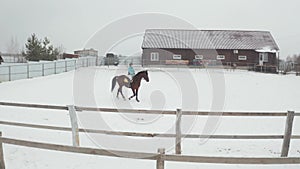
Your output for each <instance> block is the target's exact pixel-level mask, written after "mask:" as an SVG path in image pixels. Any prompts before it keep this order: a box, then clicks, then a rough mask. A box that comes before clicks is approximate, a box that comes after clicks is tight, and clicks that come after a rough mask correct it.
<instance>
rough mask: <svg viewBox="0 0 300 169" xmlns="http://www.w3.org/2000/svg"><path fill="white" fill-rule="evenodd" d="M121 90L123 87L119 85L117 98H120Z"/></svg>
mask: <svg viewBox="0 0 300 169" xmlns="http://www.w3.org/2000/svg"><path fill="white" fill-rule="evenodd" d="M120 91H121V87H119V89H118V92H117V98H119V93H120Z"/></svg>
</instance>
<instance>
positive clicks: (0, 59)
mask: <svg viewBox="0 0 300 169" xmlns="http://www.w3.org/2000/svg"><path fill="white" fill-rule="evenodd" d="M2 62H3V58H2V56H1V55H0V65H1V63H2Z"/></svg>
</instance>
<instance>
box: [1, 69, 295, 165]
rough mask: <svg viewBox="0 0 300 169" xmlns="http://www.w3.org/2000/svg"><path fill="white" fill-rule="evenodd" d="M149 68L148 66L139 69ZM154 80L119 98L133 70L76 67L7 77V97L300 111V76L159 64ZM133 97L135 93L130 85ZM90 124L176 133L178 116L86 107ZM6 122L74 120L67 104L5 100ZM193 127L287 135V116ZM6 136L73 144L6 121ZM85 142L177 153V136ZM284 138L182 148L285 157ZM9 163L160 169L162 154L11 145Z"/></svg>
mask: <svg viewBox="0 0 300 169" xmlns="http://www.w3.org/2000/svg"><path fill="white" fill-rule="evenodd" d="M137 70H142V68H137ZM148 72H149V78H150V82H149V83H147V82H146V81H144V80H143V81H142V84H141V85H142V86H141V88H140V92H139V99H140V103H137V102H136V101H135V100H130V101H128V100H126V101H124V100H123V99H121V98H120V99H117V98H116V97H115V96H116V91H117V89H115V90H114V92H113V93H111V91H110V89H111V79H112V78H113V77H114V76H115V75H120V74H126V69H124V68H121V69H118V68H116V67H110V68H103V67H101V68H99V67H89V68H81V69H78V70H77V71H76V72H75V71H71V72H67V73H62V74H57V75H50V76H47V77H39V78H33V79H26V80H17V81H12V82H5V83H0V92H1V98H0V101H3V102H16V103H32V104H48V105H63V106H65V105H73V104H75V105H78V106H92V107H103V108H132V109H154V110H159V109H163V110H176V109H177V108H182V109H183V110H198V111H241V112H244V111H245V112H246V111H248V112H249V111H253V112H286V111H288V110H294V111H296V112H300V104H299V98H300V90H299V86H300V78H299V77H296V76H292V75H291V76H289V75H287V76H282V75H273V74H262V73H255V72H248V71H242V70H236V71H235V72H232V71H227V70H213V69H209V70H205V69H177V68H173V69H154V68H151V69H150V68H149V69H148ZM123 91H124V94H125V96H126V97H129V96H130V95H131V94H132V93H131V91H130V90H129V89H125V88H124V89H123ZM78 118H79V125H80V127H82V128H88V129H99V130H112V131H131V132H146V133H154V132H157V133H174V131H175V130H174V123H175V116H172V115H144V114H131V115H129V114H113V113H99V112H88V111H83V112H78ZM0 119H1V121H11V122H22V123H30V124H42V125H53V126H61V127H70V119H69V114H68V112H67V111H57V110H44V109H31V108H16V107H6V106H1V107H0ZM182 126H183V127H182V128H183V132H184V133H186V134H216V135H218V134H220V135H225V134H232V135H239V134H240V135H259V134H265V135H283V133H284V127H285V117H222V116H218V117H211V116H198V117H194V116H193V117H192V116H189V117H186V116H183V118H182ZM0 131H2V132H3V136H5V137H8V138H17V139H25V140H32V141H40V142H46V143H56V144H64V145H71V144H72V140H71V132H58V131H52V130H41V129H31V128H22V127H12V126H5V125H0ZM293 134H294V135H300V118H299V116H298V117H295V120H294V128H293ZM80 142H81V146H82V147H97V148H105V149H115V150H126V151H138V152H151V153H156V152H157V149H158V148H166V153H167V154H174V139H167V138H136V137H120V136H107V135H99V134H86V133H81V134H80ZM281 144H282V140H280V139H278V140H221V139H217V140H213V139H209V140H206V139H184V140H183V143H182V153H183V154H185V155H199V156H228V157H279V156H280V152H281ZM289 153H290V154H289V156H291V157H300V140H293V141H292V142H291V148H290V152H289ZM4 155H5V162H6V168H7V169H52V168H63V169H96V168H97V169H98V168H107V169H111V168H120V167H122V168H123V169H127V168H128V169H133V168H134V169H135V168H145V169H154V168H155V167H156V163H155V161H148V160H133V159H122V158H113V157H101V156H90V155H81V154H73V153H62V152H55V151H47V150H38V149H33V148H26V147H20V146H12V145H4ZM165 167H166V168H167V169H185V168H193V169H198V168H209V169H210V168H220V169H221V168H222V169H223V168H225V169H231V168H232V169H233V168H234V169H236V168H242V169H248V168H249V169H250V168H253V167H255V168H272V169H273V168H274V169H283V168H291V169H296V168H297V169H298V168H299V167H300V166H299V165H255V166H253V165H221V164H194V163H190V164H188V163H175V162H166V165H165Z"/></svg>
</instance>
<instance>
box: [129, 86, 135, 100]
mask: <svg viewBox="0 0 300 169" xmlns="http://www.w3.org/2000/svg"><path fill="white" fill-rule="evenodd" d="M131 90H132V93H133V95H132V96H131V97H129V100H130V99H132V98H133V97H134V96H135V91H134V89H133V88H131Z"/></svg>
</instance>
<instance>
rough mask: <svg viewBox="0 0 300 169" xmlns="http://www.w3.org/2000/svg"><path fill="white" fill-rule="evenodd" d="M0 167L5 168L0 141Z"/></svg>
mask: <svg viewBox="0 0 300 169" xmlns="http://www.w3.org/2000/svg"><path fill="white" fill-rule="evenodd" d="M0 137H2V132H0ZM0 168H1V169H5V163H4V152H3V143H2V142H1V143H0Z"/></svg>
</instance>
